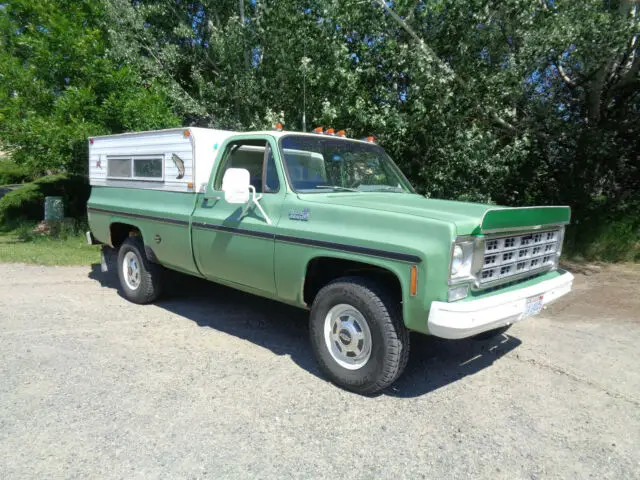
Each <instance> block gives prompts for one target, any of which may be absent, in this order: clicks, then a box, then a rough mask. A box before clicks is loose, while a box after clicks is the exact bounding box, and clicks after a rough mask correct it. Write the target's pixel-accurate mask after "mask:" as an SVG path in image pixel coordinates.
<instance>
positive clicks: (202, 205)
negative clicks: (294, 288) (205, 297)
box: [193, 136, 286, 296]
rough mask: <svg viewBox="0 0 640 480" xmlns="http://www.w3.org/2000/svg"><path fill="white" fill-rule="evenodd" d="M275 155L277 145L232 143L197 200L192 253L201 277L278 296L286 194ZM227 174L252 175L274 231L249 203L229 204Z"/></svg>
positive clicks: (255, 141)
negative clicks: (278, 233)
mask: <svg viewBox="0 0 640 480" xmlns="http://www.w3.org/2000/svg"><path fill="white" fill-rule="evenodd" d="M274 152H276V148H275V145H274V143H273V142H272V140H271V139H269V138H267V137H261V136H251V137H250V138H246V139H244V140H238V139H234V140H232V141H230V142H229V143H228V144H227V145H226V147H225V149H224V151H223V156H222V157H221V161H220V162H218V163H217V165H216V166H215V167H214V171H213V173H212V175H211V179H210V180H209V184H208V185H207V188H206V192H205V193H204V194H202V193H199V194H198V196H199V197H198V204H197V207H196V209H195V211H194V215H193V248H194V255H195V259H196V263H197V265H198V269H199V270H200V272H201V273H202V274H203V275H204V276H205V277H206V278H208V279H211V280H217V281H221V282H223V283H232V284H237V285H242V286H244V287H248V288H249V289H251V290H254V291H255V292H256V293H262V294H266V295H268V296H271V295H275V293H276V288H275V278H274V271H273V268H274V266H273V263H274V247H275V229H276V226H277V224H278V221H279V220H280V213H281V209H282V203H283V200H284V196H285V192H286V189H285V188H284V181H283V178H284V177H283V176H282V172H281V171H280V168H279V164H278V162H276V157H275V155H277V152H276V153H275V154H274ZM229 168H244V169H246V170H248V171H249V174H250V179H251V180H250V181H251V185H253V187H254V188H255V189H256V195H257V196H258V197H260V196H262V198H261V199H260V200H258V201H259V203H260V205H261V206H262V208H263V210H264V212H265V213H266V215H267V216H268V217H269V218H270V220H271V225H269V224H268V223H267V220H266V219H265V218H264V216H263V215H262V213H261V212H260V210H259V209H258V208H256V206H255V205H253V204H252V203H251V201H249V202H248V204H244V205H238V204H230V203H227V202H226V201H225V195H224V192H223V191H222V177H223V176H224V173H225V172H226V170H227V169H229Z"/></svg>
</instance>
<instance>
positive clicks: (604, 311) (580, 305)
mask: <svg viewBox="0 0 640 480" xmlns="http://www.w3.org/2000/svg"><path fill="white" fill-rule="evenodd" d="M563 266H564V267H565V268H566V269H567V270H569V271H570V272H571V273H573V274H574V276H575V280H574V283H573V290H572V292H571V295H568V296H567V297H564V298H562V299H560V300H559V301H558V302H556V303H555V304H553V305H551V306H550V307H549V312H550V313H551V314H554V313H562V315H563V319H567V320H581V321H587V322H588V321H598V322H600V321H602V320H603V319H604V320H606V321H616V322H640V265H638V264H618V265H606V264H571V263H569V264H565V265H563Z"/></svg>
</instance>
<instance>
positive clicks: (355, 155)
mask: <svg viewBox="0 0 640 480" xmlns="http://www.w3.org/2000/svg"><path fill="white" fill-rule="evenodd" d="M280 148H281V152H282V155H283V158H284V163H285V167H286V170H287V172H288V175H289V180H290V182H291V186H292V187H293V189H294V190H295V191H296V192H303V193H310V192H313V193H318V192H327V191H335V192H351V191H356V192H398V193H409V192H411V193H413V191H414V190H413V188H412V187H411V185H410V184H409V182H408V181H407V179H406V178H405V177H404V175H402V172H401V171H400V169H399V168H398V167H397V166H396V165H395V164H394V163H393V161H392V160H391V159H390V158H389V156H388V155H387V154H386V153H385V152H384V150H383V149H382V148H380V147H379V146H378V145H374V144H366V143H361V142H353V141H348V140H342V139H339V138H331V137H326V136H320V135H318V136H317V137H314V136H309V135H287V136H286V137H283V138H282V140H281V141H280Z"/></svg>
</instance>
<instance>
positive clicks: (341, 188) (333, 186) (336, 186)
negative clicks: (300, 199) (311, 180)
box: [315, 185, 360, 192]
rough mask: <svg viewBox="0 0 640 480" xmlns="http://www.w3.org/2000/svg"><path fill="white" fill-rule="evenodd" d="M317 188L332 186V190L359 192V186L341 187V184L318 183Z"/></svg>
mask: <svg viewBox="0 0 640 480" xmlns="http://www.w3.org/2000/svg"><path fill="white" fill-rule="evenodd" d="M315 188H331V189H332V190H336V191H341V192H359V191H360V190H358V189H357V188H348V187H341V186H339V185H316V186H315Z"/></svg>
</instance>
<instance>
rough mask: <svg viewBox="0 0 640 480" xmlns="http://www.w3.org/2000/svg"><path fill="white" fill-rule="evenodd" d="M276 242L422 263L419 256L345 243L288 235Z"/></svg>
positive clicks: (279, 236)
mask: <svg viewBox="0 0 640 480" xmlns="http://www.w3.org/2000/svg"><path fill="white" fill-rule="evenodd" d="M276 240H278V241H280V242H287V243H296V244H300V245H308V246H310V247H320V248H328V249H331V250H341V251H343V252H350V253H360V254H362V255H368V256H370V257H379V258H388V259H391V260H399V261H401V262H410V263H415V264H417V263H420V262H421V261H422V260H421V259H420V257H418V256H417V255H410V254H408V253H399V252H391V251H389V250H378V249H375V248H367V247H358V246H355V245H345V244H343V243H334V242H325V241H324V240H311V239H310V238H300V237H290V236H288V235H276Z"/></svg>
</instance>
